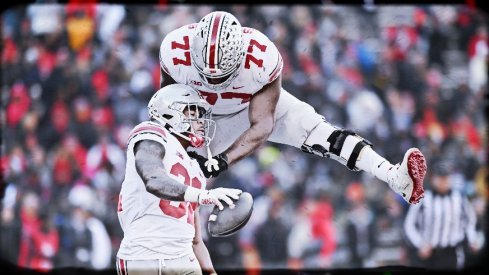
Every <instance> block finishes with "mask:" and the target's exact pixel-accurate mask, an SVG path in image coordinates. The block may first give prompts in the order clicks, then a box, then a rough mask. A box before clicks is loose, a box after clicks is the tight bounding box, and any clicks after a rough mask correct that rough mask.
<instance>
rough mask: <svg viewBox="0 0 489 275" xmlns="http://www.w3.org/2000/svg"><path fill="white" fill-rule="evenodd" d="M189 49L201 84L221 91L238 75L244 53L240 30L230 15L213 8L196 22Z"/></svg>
mask: <svg viewBox="0 0 489 275" xmlns="http://www.w3.org/2000/svg"><path fill="white" fill-rule="evenodd" d="M190 52H191V55H192V64H194V67H195V68H196V69H197V71H198V72H199V75H200V78H201V80H202V82H203V84H204V85H205V86H206V87H207V88H209V89H212V90H222V89H224V88H226V87H227V86H229V84H231V82H232V81H233V80H234V79H235V78H236V76H238V72H239V68H240V66H241V63H242V60H243V57H244V55H245V52H244V42H243V32H242V29H241V24H240V23H239V21H238V19H236V17H234V16H233V15H232V14H230V13H227V12H223V11H216V12H211V13H209V14H208V15H206V16H204V18H202V19H201V20H200V22H199V23H198V24H197V27H196V29H195V33H194V36H193V37H192V43H191V48H190Z"/></svg>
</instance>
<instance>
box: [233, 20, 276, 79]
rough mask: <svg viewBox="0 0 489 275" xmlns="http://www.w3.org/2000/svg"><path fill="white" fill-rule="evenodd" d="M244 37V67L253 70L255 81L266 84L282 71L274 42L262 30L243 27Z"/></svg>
mask: <svg viewBox="0 0 489 275" xmlns="http://www.w3.org/2000/svg"><path fill="white" fill-rule="evenodd" d="M243 35H244V39H245V51H246V55H245V59H244V69H245V70H246V69H249V70H253V77H254V78H255V79H256V81H257V82H259V83H261V84H262V85H266V84H268V83H270V82H272V81H274V80H275V79H276V78H277V77H278V76H279V75H280V73H281V72H282V67H283V61H282V56H281V55H280V53H279V51H278V49H277V47H276V46H275V44H274V43H273V42H272V41H270V39H268V37H266V36H265V35H264V34H263V33H262V32H260V31H258V30H256V29H253V28H246V27H245V28H243Z"/></svg>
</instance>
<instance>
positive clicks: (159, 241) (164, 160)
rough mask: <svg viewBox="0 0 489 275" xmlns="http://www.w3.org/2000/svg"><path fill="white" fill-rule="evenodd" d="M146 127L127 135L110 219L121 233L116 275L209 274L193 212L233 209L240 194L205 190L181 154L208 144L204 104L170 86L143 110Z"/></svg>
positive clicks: (179, 87)
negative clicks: (116, 199) (114, 217)
mask: <svg viewBox="0 0 489 275" xmlns="http://www.w3.org/2000/svg"><path fill="white" fill-rule="evenodd" d="M148 110H149V116H150V121H145V122H142V123H140V124H139V125H137V126H136V127H134V129H133V130H132V131H131V133H130V135H129V139H128V145H127V164H126V172H125V178H124V181H123V183H122V187H121V191H120V195H119V203H118V209H117V214H118V218H119V222H120V225H121V227H122V229H123V232H124V238H123V240H122V241H121V244H120V247H119V250H118V253H117V263H116V267H117V270H118V274H119V275H131V274H138V275H141V274H202V271H204V272H205V273H206V274H215V270H214V267H213V265H212V262H211V259H210V256H209V252H208V250H207V248H206V246H205V244H204V243H203V241H202V237H201V229H200V222H199V214H198V213H199V205H217V206H218V207H219V208H220V209H221V210H222V209H223V204H222V202H221V200H222V201H224V202H225V203H227V204H228V205H229V206H230V208H233V206H234V203H233V200H232V199H238V196H239V194H240V193H241V192H242V191H241V190H239V189H229V188H216V189H211V190H206V179H205V177H204V175H203V174H202V170H201V169H200V166H199V164H198V163H197V161H196V160H194V159H192V158H190V157H189V156H188V154H187V151H186V148H187V147H189V146H192V147H200V146H204V145H206V144H208V143H209V142H210V141H211V140H212V136H213V132H214V130H215V123H214V121H212V119H211V108H210V106H209V104H208V103H207V102H206V101H205V100H204V99H203V98H202V97H201V96H200V95H199V94H198V93H197V92H196V91H195V90H193V89H192V88H190V87H189V86H186V85H183V84H173V85H169V86H165V87H164V88H161V89H160V90H158V91H157V92H156V93H155V94H154V95H153V97H152V98H151V100H150V101H149V103H148Z"/></svg>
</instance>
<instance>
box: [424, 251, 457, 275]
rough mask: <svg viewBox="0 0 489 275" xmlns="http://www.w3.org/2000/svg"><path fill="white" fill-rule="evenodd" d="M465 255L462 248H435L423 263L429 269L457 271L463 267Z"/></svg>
mask: <svg viewBox="0 0 489 275" xmlns="http://www.w3.org/2000/svg"><path fill="white" fill-rule="evenodd" d="M463 262H464V255H463V248H462V247H461V246H455V247H453V246H452V247H444V248H433V251H432V253H431V256H430V257H428V258H427V259H425V260H424V261H423V263H424V266H425V267H426V268H427V269H438V270H457V269H460V268H461V267H463Z"/></svg>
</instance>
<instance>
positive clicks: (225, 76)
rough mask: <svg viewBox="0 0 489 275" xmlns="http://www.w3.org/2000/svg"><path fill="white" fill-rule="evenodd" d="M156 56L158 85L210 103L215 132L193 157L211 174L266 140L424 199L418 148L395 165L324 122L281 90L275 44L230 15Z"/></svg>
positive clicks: (174, 37)
mask: <svg viewBox="0 0 489 275" xmlns="http://www.w3.org/2000/svg"><path fill="white" fill-rule="evenodd" d="M159 59H160V67H161V87H164V86H166V85H168V84H172V83H183V84H187V85H190V86H192V87H193V88H194V89H196V90H198V92H199V93H200V94H201V95H202V96H204V98H205V99H206V100H207V102H208V103H209V104H210V105H211V107H212V112H213V114H214V118H215V122H216V124H217V127H216V138H215V139H214V140H213V141H212V142H211V143H210V144H209V145H210V146H209V147H208V148H207V152H206V151H205V150H198V152H199V153H200V157H199V155H195V157H197V158H198V161H199V163H200V165H201V167H202V169H203V172H204V174H205V176H206V177H216V176H217V175H219V173H221V172H222V171H224V170H226V169H227V167H228V166H229V165H231V164H233V163H235V162H236V161H238V160H240V159H242V158H244V157H246V156H247V155H249V154H250V153H251V152H253V150H255V149H256V148H258V147H259V146H260V145H261V144H263V143H264V142H265V141H266V140H269V141H272V142H276V143H281V144H287V145H291V146H294V147H297V148H300V149H301V150H302V151H304V152H307V153H311V154H316V155H319V156H321V157H326V158H333V159H335V160H337V161H339V162H340V163H342V164H343V165H345V166H346V167H348V169H350V170H353V171H360V170H362V171H367V172H369V173H372V174H373V175H374V176H375V177H377V178H378V179H380V180H382V181H384V182H387V183H388V185H389V186H390V188H392V189H393V190H394V191H395V192H396V193H398V194H400V195H401V196H402V197H403V198H404V200H406V201H407V202H408V203H417V202H419V201H420V200H421V199H422V198H423V194H424V189H423V180H424V176H425V174H426V169H427V168H426V160H425V157H424V156H423V154H422V153H421V151H420V150H419V149H417V148H410V149H409V150H407V152H406V153H405V155H404V158H403V160H402V162H401V163H400V164H396V165H394V164H391V163H390V162H389V161H388V160H386V159H385V158H384V157H382V156H380V155H379V154H377V153H376V152H375V151H374V150H373V149H372V144H371V143H370V142H369V141H367V140H366V139H364V138H362V137H361V136H359V135H357V134H356V133H354V132H353V131H350V130H348V129H343V128H341V127H337V126H335V125H332V124H331V123H329V122H328V121H326V120H325V118H324V117H323V116H321V115H319V114H318V113H316V111H315V110H314V109H313V107H311V106H310V105H308V104H306V103H305V102H302V101H300V100H298V99H297V98H295V97H294V96H292V95H291V94H290V93H288V92H287V91H286V90H284V89H283V88H282V83H281V72H282V66H283V62H282V57H281V55H280V53H279V52H278V50H277V48H276V46H275V45H274V44H273V43H272V42H271V41H270V40H269V39H268V38H267V37H266V36H265V35H264V34H263V33H261V32H260V31H258V30H256V29H252V28H247V27H242V26H241V24H240V22H239V21H238V20H237V19H236V17H234V16H233V15H232V14H230V13H227V12H222V11H216V12H211V13H209V14H207V15H206V16H204V17H203V18H202V19H201V20H200V21H199V22H198V23H194V24H189V25H185V26H183V27H180V28H178V29H176V30H174V31H172V32H170V33H168V34H167V35H166V36H165V37H164V39H163V41H162V43H161V46H160V54H159ZM202 155H204V156H206V155H207V158H205V157H203V156H202Z"/></svg>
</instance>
